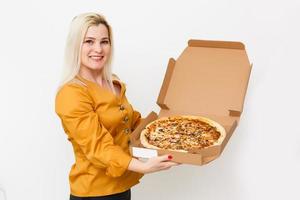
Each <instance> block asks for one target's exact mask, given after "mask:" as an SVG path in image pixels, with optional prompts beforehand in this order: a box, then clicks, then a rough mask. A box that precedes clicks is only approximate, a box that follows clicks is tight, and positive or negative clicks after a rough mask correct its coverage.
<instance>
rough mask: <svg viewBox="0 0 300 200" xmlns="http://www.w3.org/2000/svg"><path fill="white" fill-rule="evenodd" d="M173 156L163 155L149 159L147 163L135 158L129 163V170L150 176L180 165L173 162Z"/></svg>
mask: <svg viewBox="0 0 300 200" xmlns="http://www.w3.org/2000/svg"><path fill="white" fill-rule="evenodd" d="M171 160H172V156H171V155H163V156H158V157H153V158H149V159H148V160H147V161H146V162H142V161H140V160H137V159H135V158H132V160H131V161H130V163H129V166H128V170H130V171H135V172H139V173H142V174H148V173H152V172H157V171H161V170H167V169H170V168H171V167H173V166H177V165H179V163H176V162H172V161H171Z"/></svg>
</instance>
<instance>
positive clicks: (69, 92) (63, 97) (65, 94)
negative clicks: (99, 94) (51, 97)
mask: <svg viewBox="0 0 300 200" xmlns="http://www.w3.org/2000/svg"><path fill="white" fill-rule="evenodd" d="M92 102H93V101H92V98H91V97H90V95H89V92H88V87H87V85H86V84H85V83H83V82H82V81H80V80H78V79H76V78H74V79H72V80H71V81H69V82H67V83H66V84H64V85H63V86H62V87H60V88H59V90H58V91H57V93H56V97H55V110H56V112H62V111H66V110H68V109H73V108H75V107H78V106H81V105H83V104H92Z"/></svg>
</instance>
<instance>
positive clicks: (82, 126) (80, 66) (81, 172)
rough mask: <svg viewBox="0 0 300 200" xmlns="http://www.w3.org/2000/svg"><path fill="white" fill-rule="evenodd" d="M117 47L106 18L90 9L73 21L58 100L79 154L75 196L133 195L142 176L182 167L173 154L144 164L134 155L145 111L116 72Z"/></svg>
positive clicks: (73, 180)
mask: <svg viewBox="0 0 300 200" xmlns="http://www.w3.org/2000/svg"><path fill="white" fill-rule="evenodd" d="M112 50H113V40H112V30H111V27H110V26H109V24H108V23H107V21H106V20H105V19H104V17H103V16H101V15H99V14H96V13H85V14H81V15H79V16H77V17H75V18H74V19H73V21H72V23H71V28H70V32H69V35H68V39H67V44H66V50H65V73H64V78H63V81H62V84H61V87H60V89H59V91H58V93H57V96H56V102H55V103H56V105H55V111H56V113H57V114H58V116H59V117H60V119H61V121H62V126H63V128H64V130H65V132H66V134H67V135H68V140H69V141H70V142H71V143H72V145H73V148H74V154H75V158H76V162H75V164H74V165H73V166H72V169H71V171H70V176H69V181H70V188H71V195H70V199H95V200H96V199H99V200H100V199H130V188H131V187H132V186H133V185H135V184H137V183H138V182H139V179H140V178H141V177H142V175H143V174H146V173H151V172H156V171H160V170H165V169H169V168H170V167H172V166H175V165H177V164H176V163H174V162H171V161H170V160H171V159H172V156H170V155H169V156H168V155H165V156H159V157H154V158H151V159H149V160H148V161H147V162H142V161H140V160H138V159H136V158H133V157H132V156H131V155H130V154H129V135H130V133H131V132H132V131H133V130H134V129H135V127H136V126H137V125H138V123H139V122H140V120H141V115H140V114H139V113H138V112H137V111H134V110H133V108H132V106H131V105H130V104H129V102H128V101H127V99H126V96H125V85H124V84H123V83H122V82H121V81H120V80H118V79H117V78H116V77H115V76H112V74H111V67H110V64H111V59H112ZM89 197H90V198H89Z"/></svg>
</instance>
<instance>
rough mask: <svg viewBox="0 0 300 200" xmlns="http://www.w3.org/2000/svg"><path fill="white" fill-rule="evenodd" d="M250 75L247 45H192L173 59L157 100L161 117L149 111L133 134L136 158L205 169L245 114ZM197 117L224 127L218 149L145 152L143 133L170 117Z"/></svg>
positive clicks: (222, 42)
mask: <svg viewBox="0 0 300 200" xmlns="http://www.w3.org/2000/svg"><path fill="white" fill-rule="evenodd" d="M250 72H251V65H250V63H249V60H248V57H247V54H246V50H245V46H244V45H243V44H242V43H240V42H227V41H205V40H190V41H189V42H188V47H186V49H185V50H184V51H183V52H182V54H181V55H180V56H179V58H178V59H177V60H175V59H173V58H171V59H170V60H169V64H168V67H167V71H166V74H165V77H164V81H163V84H162V87H161V90H160V93H159V96H158V99H157V104H158V105H159V107H160V108H161V109H160V112H159V114H158V115H157V114H156V113H154V112H151V113H150V114H149V115H148V116H147V117H146V118H145V119H144V120H143V121H142V122H141V123H140V124H139V126H138V127H137V128H136V129H135V130H134V131H133V132H132V134H131V138H130V141H131V153H132V155H133V156H134V157H140V158H150V157H153V156H157V155H164V154H170V155H172V156H173V159H172V160H173V161H175V162H179V163H186V164H194V165H204V164H206V163H208V162H210V161H212V160H214V159H216V158H217V157H218V156H220V154H221V153H222V151H223V149H224V147H225V146H226V144H227V142H228V140H229V139H230V137H231V135H232V134H233V132H234V130H235V128H236V127H237V125H238V122H239V119H240V117H241V114H242V112H243V105H244V99H245V96H246V92H247V86H248V81H249V77H250ZM174 115H196V116H203V117H207V118H210V119H212V120H214V121H216V122H218V123H219V124H221V125H222V126H223V127H224V128H225V130H226V136H225V139H224V140H223V142H222V143H221V144H219V145H216V146H212V147H208V148H204V149H198V150H193V151H190V152H188V153H184V152H175V151H171V150H154V149H147V148H144V147H143V146H142V144H141V142H140V140H139V137H140V133H141V131H142V130H143V129H144V128H145V126H146V125H147V124H149V123H150V122H152V121H154V120H156V119H158V118H161V117H167V116H174Z"/></svg>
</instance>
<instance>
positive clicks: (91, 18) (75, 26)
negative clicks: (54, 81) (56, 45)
mask: <svg viewBox="0 0 300 200" xmlns="http://www.w3.org/2000/svg"><path fill="white" fill-rule="evenodd" d="M99 24H103V25H104V26H105V27H106V28H107V30H108V37H109V41H110V45H111V53H110V57H109V58H108V61H107V63H106V65H105V66H104V68H103V71H102V77H103V79H104V80H106V81H107V82H108V85H109V87H110V88H111V90H112V91H113V92H114V93H115V89H114V87H113V83H112V71H111V64H112V56H113V37H112V29H111V26H110V25H109V24H108V22H107V21H106V19H105V17H104V16H102V15H100V14H98V13H83V14H80V15H78V16H76V17H74V18H73V20H72V22H71V26H70V30H69V34H68V37H67V42H66V47H65V55H64V66H63V74H62V80H61V82H60V87H61V86H63V85H64V84H65V83H67V82H69V81H70V80H72V79H73V78H74V77H75V76H76V75H77V74H78V72H79V70H80V64H81V56H80V55H81V46H82V43H83V40H84V37H85V34H86V32H87V30H88V28H89V27H91V26H98V25H99Z"/></svg>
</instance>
